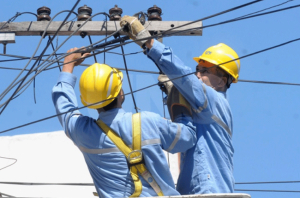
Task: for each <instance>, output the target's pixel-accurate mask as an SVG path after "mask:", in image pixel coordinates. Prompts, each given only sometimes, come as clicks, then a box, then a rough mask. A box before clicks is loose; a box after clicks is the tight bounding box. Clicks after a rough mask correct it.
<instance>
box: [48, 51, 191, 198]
mask: <svg viewBox="0 0 300 198" xmlns="http://www.w3.org/2000/svg"><path fill="white" fill-rule="evenodd" d="M76 50H77V51H78V49H77V48H73V49H70V50H69V51H68V53H70V55H68V56H67V57H66V58H65V60H64V66H63V69H62V72H61V73H60V75H59V79H58V82H57V83H56V85H55V86H54V88H53V90H52V99H53V103H54V106H55V108H56V112H57V114H58V115H59V116H58V118H59V121H60V123H61V125H62V127H63V128H64V131H65V133H66V135H67V136H68V137H69V138H70V139H71V140H72V141H73V142H74V144H75V145H76V146H77V147H78V148H79V149H80V151H81V152H82V154H83V156H84V158H85V161H86V164H87V167H88V169H89V172H90V174H91V176H92V178H93V181H94V184H95V187H96V190H97V193H98V195H99V197H105V198H107V197H113V198H116V197H129V196H141V197H152V196H157V195H160V196H162V195H165V196H169V195H179V193H178V191H177V190H176V189H175V184H174V182H173V179H172V176H171V173H170V170H169V166H168V163H167V160H166V157H165V155H164V153H163V150H166V151H168V152H171V153H176V152H185V151H186V150H188V149H190V148H191V147H193V146H194V145H195V143H196V133H195V127H194V126H193V125H192V118H191V117H190V116H189V115H184V114H178V115H177V116H176V118H175V120H174V122H171V121H170V120H167V119H164V118H162V117H161V116H159V115H158V114H155V113H151V112H145V111H143V112H141V113H139V114H132V113H129V112H125V111H124V109H122V103H123V102H124V99H125V96H124V93H123V90H122V80H123V74H122V72H120V71H119V70H117V69H115V68H112V67H110V66H108V65H105V64H98V63H95V64H93V65H92V66H90V67H88V68H87V69H86V70H85V71H84V72H83V73H82V75H81V78H80V82H79V88H80V94H81V96H80V98H81V102H82V103H83V104H84V105H85V106H87V107H88V108H92V109H96V110H97V111H98V113H99V117H98V119H97V121H96V120H94V119H93V118H91V117H87V116H83V115H81V113H80V112H79V111H78V110H77V108H78V104H77V100H76V95H75V92H74V86H75V84H76V76H75V75H73V74H72V72H73V68H74V67H75V66H76V65H78V64H80V63H81V62H82V61H83V59H84V58H85V57H86V56H88V55H89V54H88V53H85V54H83V55H81V53H78V52H76V53H75V51H76ZM73 52H74V53H73ZM64 112H67V113H64ZM136 115H138V116H136ZM133 125H134V127H133ZM133 131H138V132H135V135H132V134H133V133H134V132H133ZM133 136H137V137H139V138H140V140H139V141H137V140H138V138H136V139H134V138H135V137H133ZM120 145H122V146H120ZM139 147H140V149H135V148H139ZM134 149H135V150H134ZM127 150H128V151H129V152H127V154H126V156H125V153H126V151H127Z"/></svg>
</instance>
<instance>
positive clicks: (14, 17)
mask: <svg viewBox="0 0 300 198" xmlns="http://www.w3.org/2000/svg"><path fill="white" fill-rule="evenodd" d="M22 14H32V15H34V16H36V17H37V15H36V14H34V13H32V12H21V13H19V12H17V13H16V14H15V16H13V17H11V18H10V19H8V21H6V22H5V23H4V24H3V25H2V26H1V27H0V30H1V29H2V28H3V27H4V26H5V25H6V24H8V23H11V22H13V21H14V20H16V18H18V17H19V16H21V15H22Z"/></svg>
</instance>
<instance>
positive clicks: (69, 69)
mask: <svg viewBox="0 0 300 198" xmlns="http://www.w3.org/2000/svg"><path fill="white" fill-rule="evenodd" d="M68 62H70V61H68V60H66V59H65V61H64V66H63V68H62V71H63V72H68V73H73V69H74V63H68ZM66 63H67V64H66Z"/></svg>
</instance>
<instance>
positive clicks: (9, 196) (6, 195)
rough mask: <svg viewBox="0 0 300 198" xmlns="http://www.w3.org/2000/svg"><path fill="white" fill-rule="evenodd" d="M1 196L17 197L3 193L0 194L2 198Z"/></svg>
mask: <svg viewBox="0 0 300 198" xmlns="http://www.w3.org/2000/svg"><path fill="white" fill-rule="evenodd" d="M1 195H4V196H7V197H15V196H12V195H9V194H5V193H3V192H0V197H2V196H1Z"/></svg>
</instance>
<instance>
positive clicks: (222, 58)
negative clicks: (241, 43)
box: [194, 43, 240, 83]
mask: <svg viewBox="0 0 300 198" xmlns="http://www.w3.org/2000/svg"><path fill="white" fill-rule="evenodd" d="M194 60H195V61H196V62H197V63H199V61H200V60H205V61H208V62H210V63H212V64H215V65H219V67H221V68H222V69H223V70H224V71H226V72H227V73H228V74H229V75H230V76H232V77H233V81H232V82H234V83H236V82H237V81H238V78H239V72H240V60H239V56H238V55H237V53H236V52H235V51H234V50H233V49H232V48H231V47H229V46H228V45H226V44H224V43H219V44H218V45H214V46H211V47H209V48H207V49H206V50H205V51H204V53H203V54H202V55H201V56H199V57H195V58H194ZM229 61H230V62H229ZM227 62H228V63H227ZM222 63H225V64H222Z"/></svg>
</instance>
